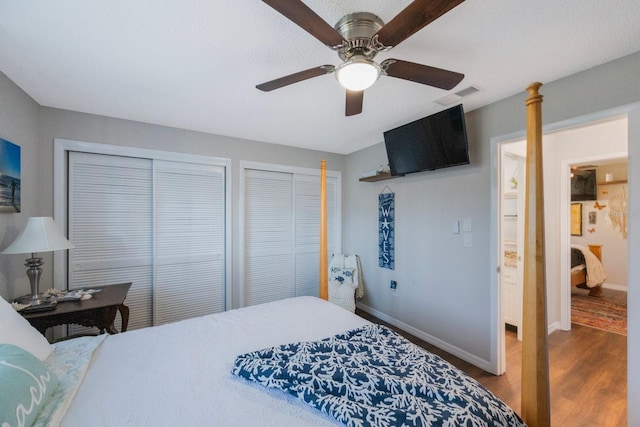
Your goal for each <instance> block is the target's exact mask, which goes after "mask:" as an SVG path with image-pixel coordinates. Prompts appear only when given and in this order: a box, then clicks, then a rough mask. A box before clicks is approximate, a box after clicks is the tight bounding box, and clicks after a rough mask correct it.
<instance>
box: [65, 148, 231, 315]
mask: <svg viewBox="0 0 640 427" xmlns="http://www.w3.org/2000/svg"><path fill="white" fill-rule="evenodd" d="M69 151H78V152H84V153H94V154H105V155H111V156H121V157H138V158H146V159H154V160H167V161H177V162H184V163H201V164H207V165H214V166H222V167H224V168H225V249H224V254H225V255H224V256H225V266H224V268H225V278H224V280H225V286H224V289H225V310H229V309H230V308H231V307H232V284H233V283H232V277H233V275H232V261H233V259H232V256H233V251H232V235H231V234H232V229H233V228H232V226H233V224H232V210H231V202H232V198H231V194H232V193H231V191H232V188H231V177H232V176H233V175H232V172H233V171H232V170H231V166H232V165H231V159H227V158H222V157H213V156H204V155H199V154H189V153H178V152H170V151H161V150H153V149H148V148H138V147H129V146H121V145H111V144H100V143H95V142H84V141H75V140H70V139H62V138H54V140H53V218H54V220H55V221H56V223H57V224H58V225H60V226H61V228H62V232H63V233H64V234H65V235H68V234H67V233H68V227H67V226H68V224H67V215H68V208H67V206H68V198H67V197H68V184H69V183H68V172H67V171H68V166H69V165H68V163H69V161H68V157H69V156H68V152H69ZM67 268H68V263H67V252H66V251H56V252H54V253H53V283H54V285H55V286H56V287H57V288H58V289H66V287H67V278H68V271H67ZM63 285H64V286H63Z"/></svg>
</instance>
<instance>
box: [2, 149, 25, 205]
mask: <svg viewBox="0 0 640 427" xmlns="http://www.w3.org/2000/svg"><path fill="white" fill-rule="evenodd" d="M20 187H21V185H20V146H19V145H16V144H13V143H11V142H9V141H7V140H4V139H2V138H0V212H20Z"/></svg>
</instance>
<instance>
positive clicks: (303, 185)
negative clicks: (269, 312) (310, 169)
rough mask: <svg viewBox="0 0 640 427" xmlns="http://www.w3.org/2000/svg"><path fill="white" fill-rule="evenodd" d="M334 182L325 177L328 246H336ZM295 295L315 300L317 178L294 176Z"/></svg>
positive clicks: (317, 234) (317, 238)
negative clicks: (311, 296)
mask: <svg viewBox="0 0 640 427" xmlns="http://www.w3.org/2000/svg"><path fill="white" fill-rule="evenodd" d="M336 181H337V180H336V178H335V177H327V246H328V252H329V258H331V254H333V253H334V251H335V244H336V218H337V215H336V190H337V188H336ZM294 227H295V229H294V230H295V249H294V254H295V259H294V269H295V282H294V283H295V286H294V295H295V296H301V295H313V296H318V292H319V290H318V286H319V284H318V282H319V281H318V276H319V265H320V177H318V176H310V175H299V174H295V175H294Z"/></svg>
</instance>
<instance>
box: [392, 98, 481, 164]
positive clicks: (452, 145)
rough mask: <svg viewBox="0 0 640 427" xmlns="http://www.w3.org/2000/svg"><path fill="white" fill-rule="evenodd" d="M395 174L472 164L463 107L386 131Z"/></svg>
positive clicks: (450, 109)
mask: <svg viewBox="0 0 640 427" xmlns="http://www.w3.org/2000/svg"><path fill="white" fill-rule="evenodd" d="M384 143H385V146H386V148H387V158H388V160H389V168H390V169H391V175H405V174H408V173H414V172H421V171H425V170H435V169H441V168H447V167H450V166H458V165H466V164H469V149H468V142H467V130H466V127H465V122H464V110H463V108H462V105H458V106H456V107H452V108H449V109H447V110H444V111H441V112H439V113H436V114H433V115H431V116H427V117H424V118H422V119H419V120H416V121H414V122H411V123H407V124H406V125H403V126H400V127H397V128H395V129H392V130H389V131H387V132H384Z"/></svg>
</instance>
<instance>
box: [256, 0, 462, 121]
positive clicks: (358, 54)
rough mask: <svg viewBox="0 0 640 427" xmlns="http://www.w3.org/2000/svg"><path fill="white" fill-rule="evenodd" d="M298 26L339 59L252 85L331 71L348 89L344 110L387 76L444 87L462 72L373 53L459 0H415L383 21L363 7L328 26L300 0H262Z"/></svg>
mask: <svg viewBox="0 0 640 427" xmlns="http://www.w3.org/2000/svg"><path fill="white" fill-rule="evenodd" d="M262 1H264V2H265V3H266V4H268V5H269V6H271V7H272V8H274V9H275V10H277V11H278V12H280V13H281V14H282V15H284V16H285V17H287V18H288V19H289V20H291V21H293V22H294V23H295V24H297V25H298V26H299V27H301V28H302V29H303V30H305V31H307V32H308V33H309V34H311V35H312V36H314V37H315V38H317V39H318V40H320V41H321V42H322V43H324V44H325V45H326V46H328V47H329V48H330V49H333V50H335V51H337V53H338V56H339V57H340V59H342V61H343V62H342V64H340V65H338V66H337V67H335V66H333V65H321V66H319V67H315V68H310V69H308V70H304V71H300V72H297V73H293V74H290V75H288V76H284V77H280V78H278V79H275V80H271V81H269V82H266V83H262V84H259V85H257V86H256V88H258V89H260V90H262V91H265V92H269V91H272V90H274V89H278V88H281V87H284V86H288V85H290V84H293V83H298V82H301V81H303V80H307V79H311V78H313V77H318V76H322V75H324V74H329V73H333V72H335V73H336V78H337V79H338V81H339V82H340V84H341V85H342V86H344V87H345V88H346V90H347V100H346V108H345V115H347V116H353V115H356V114H360V113H361V112H362V101H363V97H364V90H365V89H366V88H368V87H370V86H371V85H372V84H373V83H375V81H376V80H377V79H378V77H380V75H386V76H391V77H396V78H399V79H404V80H410V81H413V82H417V83H421V84H425V85H429V86H434V87H437V88H440V89H445V90H449V89H452V88H453V87H455V86H456V85H457V84H458V83H460V81H461V80H462V79H463V78H464V74H460V73H456V72H453V71H448V70H443V69H441V68H435V67H430V66H428V65H422V64H416V63H413V62H409V61H403V60H400V59H386V60H384V61H382V62H381V63H380V64H378V63H377V62H375V61H374V60H373V58H374V57H375V56H376V55H377V54H378V52H386V51H388V50H390V49H391V48H393V47H394V46H397V45H398V44H399V43H400V42H402V41H403V40H405V39H406V38H408V37H409V36H411V35H412V34H414V33H415V32H417V31H419V30H420V29H422V28H423V27H425V26H426V25H427V24H429V23H431V22H433V21H435V20H436V19H437V18H439V17H440V16H442V15H444V14H445V13H447V12H448V11H450V10H451V9H453V8H454V7H456V6H457V5H459V4H460V3H462V2H463V1H464V0H415V1H414V2H412V3H411V4H410V5H409V6H407V7H406V8H405V9H404V10H402V11H401V12H400V13H399V14H398V15H396V16H395V17H394V18H393V19H392V20H391V21H389V22H388V23H387V24H386V25H385V23H384V22H383V21H382V20H381V19H380V18H378V17H377V16H376V15H374V14H372V13H368V12H356V13H350V14H348V15H345V16H344V17H342V18H341V19H340V20H339V21H338V23H337V24H336V25H335V27H331V26H330V25H329V24H328V23H327V22H325V21H324V20H323V19H322V18H320V17H319V16H318V15H317V14H316V13H315V12H314V11H313V10H311V9H310V8H309V7H307V6H306V5H305V4H304V3H303V2H302V1H300V0H262Z"/></svg>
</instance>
